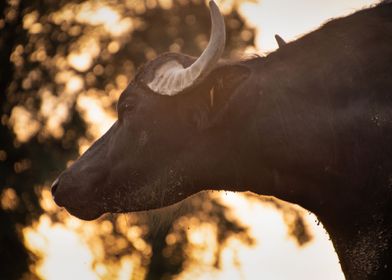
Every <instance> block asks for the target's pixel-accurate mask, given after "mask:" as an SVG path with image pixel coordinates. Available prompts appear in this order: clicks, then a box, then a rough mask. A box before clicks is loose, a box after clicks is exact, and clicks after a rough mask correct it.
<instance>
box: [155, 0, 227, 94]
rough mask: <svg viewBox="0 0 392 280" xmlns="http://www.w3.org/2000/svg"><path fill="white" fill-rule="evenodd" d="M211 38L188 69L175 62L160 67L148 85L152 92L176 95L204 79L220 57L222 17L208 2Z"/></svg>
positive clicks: (223, 44) (224, 35)
mask: <svg viewBox="0 0 392 280" xmlns="http://www.w3.org/2000/svg"><path fill="white" fill-rule="evenodd" d="M209 5H210V15H211V22H212V23H211V36H210V41H209V42H208V45H207V48H206V49H205V50H204V51H203V53H202V54H201V56H200V57H199V58H198V59H197V60H196V61H195V62H194V63H193V64H192V65H190V66H189V67H187V68H184V67H183V66H182V65H181V64H180V63H179V62H177V61H176V60H171V61H168V62H166V63H164V64H163V65H161V66H160V67H159V68H158V69H157V70H156V71H155V75H154V79H153V80H152V81H151V82H150V83H148V86H149V87H150V89H152V90H153V91H155V92H157V93H159V94H162V95H176V94H178V93H180V92H181V91H183V90H184V89H186V88H188V87H190V86H191V85H193V84H194V83H195V82H196V80H198V79H200V78H202V77H204V76H205V75H206V74H208V73H209V71H210V70H211V69H212V68H213V67H214V65H215V64H216V63H217V61H218V60H219V58H220V57H221V55H222V52H223V49H224V47H225V41H226V31H225V23H224V20H223V16H222V15H221V13H220V11H219V8H218V6H217V5H216V4H215V2H214V1H212V0H211V1H210V3H209Z"/></svg>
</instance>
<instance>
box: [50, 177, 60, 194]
mask: <svg viewBox="0 0 392 280" xmlns="http://www.w3.org/2000/svg"><path fill="white" fill-rule="evenodd" d="M58 185H59V178H57V179H56V180H54V182H53V184H52V187H51V188H52V189H51V190H52V196H54V195H55V193H56V190H57V187H58Z"/></svg>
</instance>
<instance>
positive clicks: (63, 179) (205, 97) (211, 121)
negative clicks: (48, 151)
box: [52, 1, 248, 220]
mask: <svg viewBox="0 0 392 280" xmlns="http://www.w3.org/2000/svg"><path fill="white" fill-rule="evenodd" d="M210 12H211V20H212V28H211V38H210V41H209V43H208V46H207V48H206V49H205V50H204V52H203V53H202V54H201V56H200V57H199V58H197V59H196V58H193V57H190V56H186V55H183V54H176V53H167V54H163V55H161V56H159V57H158V58H156V59H155V60H153V61H150V62H148V63H147V64H146V65H144V66H143V67H142V68H141V69H139V70H138V72H137V74H136V76H135V77H134V80H133V81H132V82H131V83H130V84H129V85H128V87H127V88H126V89H125V90H124V92H123V93H122V94H121V96H120V99H119V101H118V104H117V111H118V120H117V121H116V122H115V123H114V124H113V126H112V127H111V128H110V129H109V131H107V132H106V133H105V135H103V136H102V137H101V138H100V139H98V140H97V141H96V142H95V143H94V144H93V145H92V146H91V147H90V148H89V149H88V150H87V151H86V152H85V153H84V154H83V155H82V156H81V157H80V158H79V159H78V160H77V161H75V162H74V163H73V164H72V166H70V167H69V168H68V169H67V170H65V171H64V172H63V173H62V174H61V175H60V176H59V177H58V178H57V179H56V181H55V182H54V183H53V185H52V194H53V196H54V200H55V201H56V203H57V204H58V205H60V206H63V207H65V208H66V209H67V210H68V211H69V212H70V213H71V214H73V215H75V216H77V217H79V218H82V219H86V220H90V219H95V218H97V217H98V216H100V215H101V214H103V213H105V212H129V211H141V210H146V209H153V208H157V207H162V206H165V205H168V204H172V203H174V202H177V201H179V200H181V199H183V198H185V197H187V196H189V195H191V194H193V193H196V192H198V191H200V190H201V189H200V187H203V186H204V187H205V186H206V185H205V184H212V185H214V184H216V183H217V182H215V181H214V180H215V179H213V178H212V174H211V173H213V172H214V170H215V169H216V167H217V166H221V165H226V164H227V159H226V158H225V156H226V154H225V152H224V149H223V146H225V142H228V141H230V140H229V139H227V138H225V137H227V136H228V135H227V134H225V122H227V120H226V121H225V117H224V115H225V114H224V111H225V110H227V103H228V100H229V99H230V97H231V96H232V95H233V94H234V92H235V90H236V88H238V87H239V86H240V85H241V82H242V81H243V80H244V79H245V78H246V77H247V76H248V70H247V68H246V67H244V66H241V65H238V64H236V65H229V64H222V63H220V62H218V60H219V58H220V56H221V54H222V51H223V49H224V45H225V26H224V21H223V17H222V15H221V14H220V12H219V9H218V7H217V6H216V4H215V3H214V2H213V1H211V2H210ZM212 127H214V129H213V130H212V129H211V128H212ZM218 175H219V174H216V173H214V177H216V178H217V179H219V176H218ZM222 176H227V174H222Z"/></svg>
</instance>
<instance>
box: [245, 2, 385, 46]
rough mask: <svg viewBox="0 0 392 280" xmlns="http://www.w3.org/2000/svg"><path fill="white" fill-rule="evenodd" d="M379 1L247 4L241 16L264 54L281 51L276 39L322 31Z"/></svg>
mask: <svg viewBox="0 0 392 280" xmlns="http://www.w3.org/2000/svg"><path fill="white" fill-rule="evenodd" d="M379 2H380V1H379V0H345V1H341V0H329V1H320V0H318V1H314V0H297V1H294V2H293V1H291V0H279V1H276V0H262V1H249V2H248V1H246V2H244V3H243V4H242V5H240V9H239V12H240V14H241V15H243V18H244V19H245V20H246V22H247V23H248V24H249V25H250V26H254V27H256V47H257V49H258V50H259V51H261V52H263V53H267V52H271V51H273V50H275V49H277V48H278V45H277V43H276V42H275V38H274V35H275V34H279V35H280V36H281V37H282V38H283V39H285V41H287V42H290V41H292V40H295V39H297V38H299V37H301V36H302V35H304V34H306V33H308V32H310V31H313V30H315V29H317V28H318V27H320V26H321V25H322V24H323V23H325V22H326V21H328V20H330V19H332V18H337V17H342V16H345V15H348V14H351V13H353V12H355V11H357V10H359V9H361V8H363V7H368V6H370V5H372V4H376V3H379Z"/></svg>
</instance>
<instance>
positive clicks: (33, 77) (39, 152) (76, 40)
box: [0, 0, 307, 279]
mask: <svg viewBox="0 0 392 280" xmlns="http://www.w3.org/2000/svg"><path fill="white" fill-rule="evenodd" d="M0 16H1V18H0V65H1V67H0V107H1V123H0V135H1V137H0V199H1V201H0V202H1V204H0V206H1V207H0V228H1V231H0V271H1V278H5V279H20V278H21V277H22V276H23V275H28V273H29V264H30V263H32V262H33V260H34V256H33V255H32V254H31V253H30V254H28V252H27V251H26V249H25V247H24V245H23V240H22V238H21V233H20V229H21V228H22V227H25V226H27V225H29V224H30V223H31V222H32V221H34V220H36V219H37V218H38V217H39V215H40V214H41V213H42V209H41V207H40V205H39V203H38V195H39V193H40V189H41V188H42V187H43V186H46V187H47V186H48V185H49V184H50V182H51V181H52V180H53V179H54V178H55V176H56V175H58V172H59V171H61V170H63V169H64V168H65V166H66V164H67V162H68V161H69V160H71V159H73V158H76V157H77V156H78V154H79V151H80V150H81V147H83V146H86V145H88V144H89V143H91V141H92V140H94V139H95V138H96V137H98V136H99V134H101V133H102V132H101V131H99V130H98V131H96V130H93V129H92V128H91V127H92V125H91V124H92V122H93V121H92V120H91V119H92V118H94V117H97V113H96V112H94V113H95V115H94V114H93V115H91V114H90V113H89V111H88V110H87V108H88V107H89V106H86V102H87V103H88V102H90V103H91V102H98V105H99V107H100V108H101V107H104V109H105V112H108V114H109V115H110V114H111V115H112V116H113V115H115V106H116V100H117V98H118V96H119V94H120V93H121V90H122V89H124V88H125V86H126V85H127V83H128V82H129V81H130V79H132V76H133V74H134V72H135V69H137V67H139V66H140V65H141V64H142V63H144V62H145V61H147V60H150V59H153V58H154V57H156V56H157V55H158V54H160V53H162V52H165V51H176V52H184V53H187V54H191V55H195V56H196V55H199V54H200V53H201V51H202V50H203V49H204V47H205V45H206V44H207V42H208V38H209V28H210V23H209V22H210V20H209V13H208V11H207V8H206V6H205V5H204V1H202V0H173V1H169V0H159V1H156V0H146V1H134V0H129V1H120V0H107V1H105V0H102V1H82V0H71V1H65V0H62V1H57V0H56V1H55V0H40V1H39V0H31V1H22V0H8V1H2V2H1V3H0ZM226 23H227V24H226V25H227V47H226V53H225V56H226V57H232V56H233V55H234V54H235V51H241V50H243V49H245V48H246V47H247V46H249V45H253V41H254V32H253V30H252V29H250V28H248V27H246V26H245V25H244V21H243V20H242V19H241V17H240V16H239V14H238V13H237V12H236V10H235V9H234V10H233V11H232V12H231V13H229V14H228V15H226ZM86 100H87V101H86ZM90 105H91V104H90ZM204 195H205V194H204ZM195 201H196V202H192V203H193V204H192V203H191V207H189V208H188V211H183V212H181V213H182V214H181V215H183V216H187V215H188V216H189V215H194V216H195V217H199V219H200V220H203V219H204V220H205V221H207V220H208V221H210V222H212V223H214V224H216V226H217V232H218V241H219V243H220V244H223V243H224V241H225V240H226V239H227V238H228V237H229V236H230V235H238V236H242V237H243V238H244V240H245V242H248V243H249V244H251V242H252V241H251V239H247V238H245V237H244V236H246V228H244V227H243V226H241V225H240V224H238V222H237V221H232V220H229V219H227V217H226V216H225V214H224V213H225V211H226V209H225V208H224V207H223V206H222V205H220V204H219V203H218V201H215V200H211V201H210V202H209V203H210V204H211V205H210V206H209V207H207V208H208V209H209V210H208V211H207V210H205V209H206V208H205V207H201V206H200V203H201V201H203V199H199V200H197V199H196V200H195ZM197 201H198V202H197ZM192 205H193V206H192ZM202 213H204V214H202ZM104 219H107V220H108V221H110V222H111V223H113V225H115V223H116V219H115V218H114V217H113V216H106V217H104ZM149 219H151V217H150V218H146V219H145V220H139V223H140V224H141V225H143V224H144V225H149V224H150V223H149V222H148V221H150V222H151V220H149ZM173 221H175V219H174V218H173ZM301 222H302V220H301V218H300V217H299V218H298V219H297V220H296V222H295V224H296V225H298V224H301ZM302 224H303V222H302ZM172 230H173V228H172V227H170V226H169V227H160V230H159V232H155V233H154V234H150V235H148V236H147V237H146V238H147V240H148V241H149V242H150V243H151V244H152V253H151V254H150V255H149V256H152V257H151V259H148V260H146V266H148V265H149V271H148V274H147V278H149V279H155V278H159V277H160V276H161V275H166V276H168V277H170V276H172V275H175V274H177V273H178V272H179V271H181V269H182V268H183V263H184V261H185V259H186V257H187V256H186V255H184V254H185V253H184V252H185V251H184V248H185V246H186V244H187V242H188V240H187V238H186V233H185V231H184V230H183V229H182V231H181V230H180V233H181V232H182V233H181V236H182V237H178V240H179V242H177V243H175V244H174V245H173V244H171V246H169V247H170V248H169V249H168V247H167V243H166V241H165V240H166V237H167V236H168V234H169V233H170V232H172ZM298 232H300V233H301V234H302V235H303V236H306V230H302V231H301V230H300V231H298V230H293V232H292V233H293V234H294V235H297V233H298ZM113 234H114V235H113V236H114V238H123V239H124V234H123V233H122V232H121V231H120V230H118V229H117V227H116V226H114V232H113ZM299 235H300V234H299ZM100 238H102V239H105V238H108V237H107V236H103V235H102V236H100ZM303 240H307V239H306V238H305V239H303ZM110 242H112V239H110V240H108V241H107V242H106V243H105V244H109V243H110ZM125 248H126V249H124V248H123V249H121V250H114V249H113V250H112V251H110V250H111V249H110V246H109V245H108V247H107V248H106V249H107V250H108V251H107V256H108V259H110V258H118V257H119V256H121V255H124V254H127V253H129V251H130V250H136V251H137V248H135V246H133V245H132V244H131V243H129V242H128V243H127V246H126V247H125ZM218 256H219V255H217V257H218ZM218 264H219V260H218V259H217V260H216V265H218ZM26 277H27V276H26ZM29 277H31V275H30V276H29Z"/></svg>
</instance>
